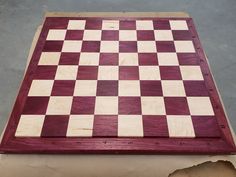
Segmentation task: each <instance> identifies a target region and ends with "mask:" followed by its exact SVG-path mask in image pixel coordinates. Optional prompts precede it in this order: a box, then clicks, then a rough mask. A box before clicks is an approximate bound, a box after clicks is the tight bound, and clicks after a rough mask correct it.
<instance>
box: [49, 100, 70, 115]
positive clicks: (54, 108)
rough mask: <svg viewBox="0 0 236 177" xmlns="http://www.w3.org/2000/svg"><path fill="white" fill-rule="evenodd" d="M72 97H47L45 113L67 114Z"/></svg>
mask: <svg viewBox="0 0 236 177" xmlns="http://www.w3.org/2000/svg"><path fill="white" fill-rule="evenodd" d="M72 98H73V97H70V96H51V97H50V98H49V102H48V107H47V113H46V114H47V115H68V114H70V111H71V105H72Z"/></svg>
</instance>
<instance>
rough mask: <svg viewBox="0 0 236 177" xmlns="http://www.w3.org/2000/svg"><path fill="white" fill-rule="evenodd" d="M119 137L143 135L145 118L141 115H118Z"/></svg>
mask: <svg viewBox="0 0 236 177" xmlns="http://www.w3.org/2000/svg"><path fill="white" fill-rule="evenodd" d="M118 136H119V137H142V136H143V120H142V116H141V115H119V116H118Z"/></svg>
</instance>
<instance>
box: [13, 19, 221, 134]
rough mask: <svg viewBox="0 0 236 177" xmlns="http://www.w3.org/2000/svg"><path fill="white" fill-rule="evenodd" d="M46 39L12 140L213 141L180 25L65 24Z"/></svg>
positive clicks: (206, 100) (194, 59) (205, 99)
mask: <svg viewBox="0 0 236 177" xmlns="http://www.w3.org/2000/svg"><path fill="white" fill-rule="evenodd" d="M45 40H46V41H45V44H44V46H43V51H42V53H41V56H40V58H39V62H38V67H37V70H36V71H35V73H34V79H33V81H32V83H31V86H30V88H29V92H28V97H27V100H26V103H25V105H24V109H23V112H22V114H21V117H20V121H19V123H18V126H17V130H16V133H15V136H17V137H188V138H192V137H218V136H219V130H218V127H217V123H216V118H215V114H214V109H213V107H212V103H211V99H210V96H209V93H208V90H207V88H206V86H205V82H204V78H203V74H202V71H201V68H200V65H199V62H198V60H199V58H198V56H197V54H196V51H195V46H194V44H193V42H192V36H191V34H190V31H189V27H188V25H187V22H186V21H185V20H99V19H95V20H94V19H87V20H68V22H67V25H66V26H64V27H61V26H60V28H59V27H58V26H55V28H51V29H49V31H48V34H47V36H46V39H45ZM208 126H211V129H207V128H208ZM202 130H204V131H202Z"/></svg>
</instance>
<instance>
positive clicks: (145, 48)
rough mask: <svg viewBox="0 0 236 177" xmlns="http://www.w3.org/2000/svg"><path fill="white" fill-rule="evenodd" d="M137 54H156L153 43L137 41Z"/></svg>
mask: <svg viewBox="0 0 236 177" xmlns="http://www.w3.org/2000/svg"><path fill="white" fill-rule="evenodd" d="M138 52H139V53H156V52H157V48H156V43H155V41H138Z"/></svg>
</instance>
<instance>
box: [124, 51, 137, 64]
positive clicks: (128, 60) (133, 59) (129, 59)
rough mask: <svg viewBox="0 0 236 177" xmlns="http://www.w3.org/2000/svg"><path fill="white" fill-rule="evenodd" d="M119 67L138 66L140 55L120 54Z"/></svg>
mask: <svg viewBox="0 0 236 177" xmlns="http://www.w3.org/2000/svg"><path fill="white" fill-rule="evenodd" d="M119 65H122V66H138V53H119Z"/></svg>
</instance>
